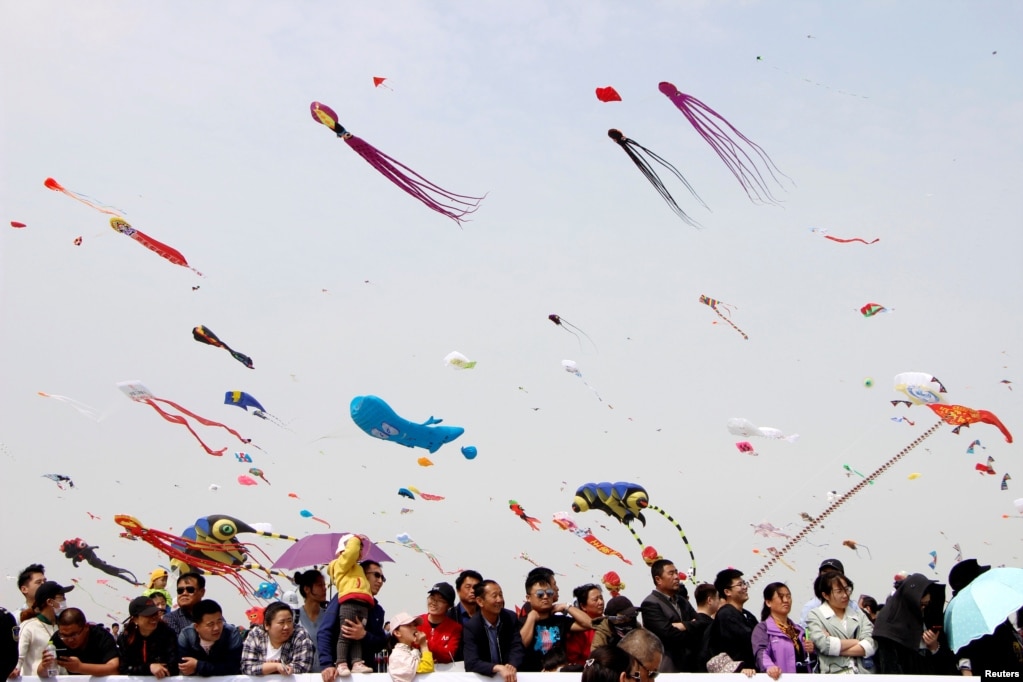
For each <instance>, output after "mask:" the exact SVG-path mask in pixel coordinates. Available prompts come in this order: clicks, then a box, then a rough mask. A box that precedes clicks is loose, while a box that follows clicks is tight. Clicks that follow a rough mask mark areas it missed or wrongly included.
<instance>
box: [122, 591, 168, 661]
mask: <svg viewBox="0 0 1023 682" xmlns="http://www.w3.org/2000/svg"><path fill="white" fill-rule="evenodd" d="M162 616H163V612H162V611H161V610H160V607H159V606H157V605H156V603H155V602H154V601H153V599H152V597H146V596H142V597H135V598H134V599H132V600H131V603H130V604H128V621H127V622H126V623H125V624H124V629H123V630H122V631H121V634H119V635H118V636H117V650H118V651H119V652H120V659H121V663H120V668H119V670H118V672H119V673H120V674H121V675H141V676H152V677H155V678H156V679H158V680H159V679H163V678H164V677H168V676H170V675H177V674H178V662H179V661H180V657H179V655H178V636H177V634H175V632H174V630H172V629H171V627H170V626H169V625H167V624H166V623H164V622H163V618H162Z"/></svg>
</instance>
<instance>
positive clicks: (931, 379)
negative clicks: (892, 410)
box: [892, 372, 946, 407]
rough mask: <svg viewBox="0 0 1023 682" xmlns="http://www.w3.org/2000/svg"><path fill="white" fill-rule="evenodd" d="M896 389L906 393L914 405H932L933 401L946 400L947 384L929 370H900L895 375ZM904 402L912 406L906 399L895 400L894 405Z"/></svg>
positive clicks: (940, 401)
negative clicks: (943, 395)
mask: <svg viewBox="0 0 1023 682" xmlns="http://www.w3.org/2000/svg"><path fill="white" fill-rule="evenodd" d="M895 390H896V391H899V392H900V393H904V394H905V395H906V397H907V398H909V400H910V403H912V404H913V405H930V404H933V403H942V402H945V399H944V397H942V394H943V393H946V391H945V385H944V384H942V383H941V382H940V381H938V378H937V377H935V376H934V375H933V374H930V373H928V372H900V373H899V374H896V375H895ZM899 403H904V404H905V405H906V407H909V406H910V403H907V402H906V401H905V400H893V401H892V405H893V406H897V405H898V404H899Z"/></svg>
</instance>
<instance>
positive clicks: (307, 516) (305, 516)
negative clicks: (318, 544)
mask: <svg viewBox="0 0 1023 682" xmlns="http://www.w3.org/2000/svg"><path fill="white" fill-rule="evenodd" d="M298 514H299V516H301V517H302V518H303V519H312V520H313V521H318V522H320V523H322V524H323V525H324V526H326V527H327V528H330V523H329V522H327V521H324V520H323V519H321V518H320V517H319V516H314V515H313V513H312V512H311V511H309V510H308V509H303V510H302V511H300V512H299V513H298Z"/></svg>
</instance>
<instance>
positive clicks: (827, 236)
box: [810, 227, 881, 246]
mask: <svg viewBox="0 0 1023 682" xmlns="http://www.w3.org/2000/svg"><path fill="white" fill-rule="evenodd" d="M810 232H815V233H817V234H819V235H820V236H822V237H824V238H825V239H830V240H831V241H833V242H838V243H840V244H851V243H852V242H860V243H861V244H866V245H868V246H869V245H870V244H876V243H878V242H879V241H881V239H880V238H876V239H871V240H870V241H869V242H868V241H867V240H866V239H863V238H862V237H853V238H851V239H841V238H839V237H832V236H831V235H830V234H828V231H827V230H822V229H821V228H819V227H811V228H810Z"/></svg>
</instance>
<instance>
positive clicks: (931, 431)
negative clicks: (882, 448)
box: [749, 421, 944, 584]
mask: <svg viewBox="0 0 1023 682" xmlns="http://www.w3.org/2000/svg"><path fill="white" fill-rule="evenodd" d="M943 424H944V422H943V421H939V422H938V423H937V424H935V425H933V426H932V427H931V428H929V429H927V430H926V431H924V432H923V433H922V434H920V436H919V437H917V439H916V440H914V441H913V442H912V443H910V444H909V445H907V446H906V447H904V448H902V450H900V451H899V453H898V454H897V455H895V456H894V457H892V458H891V459H889V460H888V461H887V462H885V463H884V464H882V465H881V466H880V467H878V468H877V469H875V470H874V471H873V472H871V473H870V475H868V476H866V477H864V479H863V480H862V481H860V482H859V483H857V484H856V485H855V486H853V488H852V489H851V490H849V491H848V492H847V493H846V494H844V495H842V496H841V497H839V498H838V499H837V500H835V501H834V502H832V503H831V506H829V507H828V508H827V509H825V510H824V511H823V512H822V513H821V514H820V515H819V516H818V517H817V518H815V519H814V520H813V521H811V522H810V523H808V524H806V526H804V527H803V530H801V531H799V532H798V533H797V534H796V536H795V537H794V538H792V539H791V540H789V541H788V543H786V545H785V546H784V547H782V548H781V549H780V550H779V551H778V553H777V554H775V555H774V556H772V557H771V558H770V559H769V560H768V561H767V563H765V564H764V565H763V566H761V567H760V569H759V570H758V571H757V572H756V573H754V574H753V577H752V578H750V579H749V583H750V584H753V583H754V582H756V581H757V579H758V578H761V577H763V576H764V575H766V573H767V571H768V570H770V568H771V566H773V565H774V564H775V562H777V561H780V560H781V558H782V556H784V555H785V554H786V553H787V552H788V551H789V550H790V549H792V548H793V547H795V546H796V545H797V544H799V542H800V541H801V540H803V539H804V538H805V537H806V536H807V535H808V534H809V533H810V532H811V531H813V530H815V529H816V528H817V526H819V525H820V524H821V522H823V521H824V519H826V518H827V517H828V516H829V515H830V514H831V513H832V512H834V511H836V510H837V509H838V508H839V507H841V506H842V505H843V504H845V503H846V502H847V501H849V500H850V499H851V498H852V497H853V496H854V495H855V494H856V493H858V492H860V491H861V490H863V489H864V488H866V487H867V486H868V485H872V484H873V482H874V480H875V479H877V478H878V477H879V476H881V474H883V473H885V472H886V471H888V470H889V469H890V468H892V467H893V466H895V464H896V463H897V462H898V461H899V460H900V459H902V458H903V457H905V456H906V455H908V454H909V452H910V451H911V450H912V449H913V448H915V447H916V446H917V445H920V443H922V442H924V441H925V440H926V439H927V438H929V437H930V436H931V435H933V434H934V433H936V432H937V431H938V429H940V428H941V426H942V425H943Z"/></svg>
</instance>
